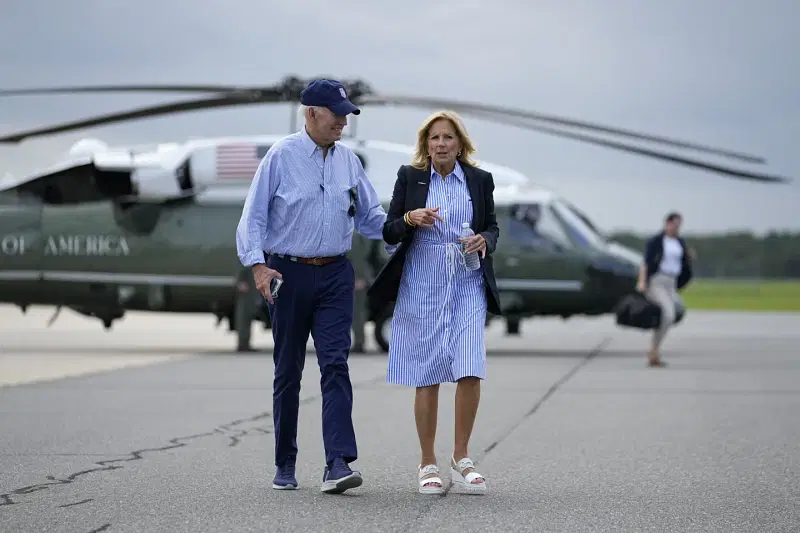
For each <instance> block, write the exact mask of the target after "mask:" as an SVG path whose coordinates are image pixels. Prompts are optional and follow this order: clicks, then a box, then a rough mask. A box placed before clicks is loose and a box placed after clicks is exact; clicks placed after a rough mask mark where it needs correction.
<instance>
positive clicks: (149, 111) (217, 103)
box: [0, 91, 281, 143]
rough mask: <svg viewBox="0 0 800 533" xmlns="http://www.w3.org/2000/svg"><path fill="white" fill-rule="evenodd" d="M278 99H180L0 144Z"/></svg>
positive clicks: (39, 131) (264, 94)
mask: <svg viewBox="0 0 800 533" xmlns="http://www.w3.org/2000/svg"><path fill="white" fill-rule="evenodd" d="M280 96H281V95H280V94H279V93H278V92H277V91H273V92H272V93H267V92H264V91H262V92H260V94H259V93H244V94H236V95H234V94H225V95H222V96H212V97H207V98H199V99H196V100H183V101H179V102H170V103H166V104H159V105H155V106H147V107H142V108H139V109H134V110H131V111H123V112H120V113H110V114H107V115H100V116H96V117H91V118H87V119H81V120H75V121H70V122H64V123H62V124H56V125H54V126H48V127H44V128H37V129H33V130H28V131H23V132H18V133H14V134H11V135H2V136H0V143H17V142H20V141H22V140H24V139H27V138H29V137H37V136H41V135H49V134H53V133H64V132H68V131H74V130H79V129H83V128H88V127H91V126H101V125H104V124H112V123H115V122H122V121H125V120H137V119H142V118H152V117H157V116H162V115H168V114H172V113H180V112H186V111H198V110H203V109H214V108H223V107H233V106H240V105H253V104H261V103H269V102H277V101H280Z"/></svg>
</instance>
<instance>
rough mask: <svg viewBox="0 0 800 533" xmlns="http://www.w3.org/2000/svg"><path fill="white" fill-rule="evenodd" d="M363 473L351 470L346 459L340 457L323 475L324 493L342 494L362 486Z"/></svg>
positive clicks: (326, 468)
mask: <svg viewBox="0 0 800 533" xmlns="http://www.w3.org/2000/svg"><path fill="white" fill-rule="evenodd" d="M362 482H363V479H362V478H361V473H360V472H358V471H355V470H351V469H350V467H349V466H348V465H347V463H346V462H345V460H344V459H342V458H341V457H338V458H336V459H334V460H333V462H331V464H329V465H328V466H326V467H325V473H324V474H322V492H327V493H328V494H341V493H343V492H344V491H346V490H348V489H354V488H356V487H359V486H361V483H362Z"/></svg>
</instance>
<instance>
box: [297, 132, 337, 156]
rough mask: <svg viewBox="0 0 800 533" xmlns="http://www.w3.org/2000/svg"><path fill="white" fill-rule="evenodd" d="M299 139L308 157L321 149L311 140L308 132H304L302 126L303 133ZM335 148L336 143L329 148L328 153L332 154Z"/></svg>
mask: <svg viewBox="0 0 800 533" xmlns="http://www.w3.org/2000/svg"><path fill="white" fill-rule="evenodd" d="M300 139H301V140H302V142H303V148H305V150H306V154H308V156H309V157H311V156H312V155H314V152H316V151H317V150H321V149H322V148H320V147H319V145H317V143H315V142H314V139H312V138H311V136H310V135H309V134H308V130H306V127H305V126H303V131H302V134H301V135H300ZM335 148H336V143H333V144H332V145H331V147H330V151H331V152H332V151H333V150H334V149H335Z"/></svg>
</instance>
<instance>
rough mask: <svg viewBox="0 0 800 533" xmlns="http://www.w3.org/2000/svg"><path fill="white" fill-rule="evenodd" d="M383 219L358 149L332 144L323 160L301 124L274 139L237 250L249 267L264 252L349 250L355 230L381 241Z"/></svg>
mask: <svg viewBox="0 0 800 533" xmlns="http://www.w3.org/2000/svg"><path fill="white" fill-rule="evenodd" d="M351 189H353V190H354V191H355V192H356V193H357V197H356V198H355V200H353V198H352V197H353V195H352V193H351ZM351 205H354V206H355V215H354V216H352V217H351V216H350V215H349V214H348V210H349V209H350V207H351ZM385 221H386V212H385V211H384V210H383V207H382V206H381V204H380V201H379V199H378V195H377V193H376V192H375V188H374V187H373V186H372V184H371V183H370V182H369V180H368V179H367V176H366V173H365V172H364V168H363V167H362V166H361V161H359V159H358V157H357V156H356V154H355V153H354V152H353V151H352V150H351V149H350V148H349V147H347V146H345V145H343V144H341V143H335V145H334V146H332V147H331V149H329V150H328V154H327V156H326V157H325V159H324V160H323V158H322V149H321V148H320V147H319V146H317V144H316V143H315V142H314V141H313V139H311V137H309V135H308V133H307V132H306V130H305V128H303V129H302V130H301V131H299V132H297V133H294V134H292V135H289V136H287V137H284V138H283V139H281V140H280V141H278V142H277V143H275V144H274V145H273V146H272V147H271V148H270V150H269V151H268V152H267V154H266V155H265V156H264V159H262V160H261V164H260V165H259V167H258V170H256V173H255V176H254V177H253V182H252V184H251V185H250V191H249V193H248V195H247V199H246V200H245V203H244V208H243V210H242V217H241V219H240V220H239V226H238V228H237V229H236V249H237V253H238V255H239V260H240V261H241V263H242V265H244V266H252V265H254V264H256V263H263V262H264V252H267V253H269V254H285V255H293V256H297V257H327V256H334V255H340V254H345V253H347V252H348V251H349V250H350V247H351V245H352V242H353V230H354V229H355V230H356V231H358V232H359V233H361V234H362V235H364V236H365V237H368V238H370V239H376V240H381V239H382V238H383V224H384V222H385Z"/></svg>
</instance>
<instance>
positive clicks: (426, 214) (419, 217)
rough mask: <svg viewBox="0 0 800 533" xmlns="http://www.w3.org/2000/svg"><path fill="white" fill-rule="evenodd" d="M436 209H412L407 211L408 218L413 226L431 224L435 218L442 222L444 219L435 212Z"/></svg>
mask: <svg viewBox="0 0 800 533" xmlns="http://www.w3.org/2000/svg"><path fill="white" fill-rule="evenodd" d="M438 210H439V208H438V207H423V208H421V209H414V210H413V211H410V212H409V213H408V219H409V220H410V221H411V223H412V224H413V225H415V226H433V224H434V222H435V221H436V220H438V221H439V222H444V219H443V218H442V217H441V216H439V214H438V213H437V211H438Z"/></svg>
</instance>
